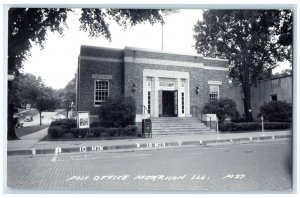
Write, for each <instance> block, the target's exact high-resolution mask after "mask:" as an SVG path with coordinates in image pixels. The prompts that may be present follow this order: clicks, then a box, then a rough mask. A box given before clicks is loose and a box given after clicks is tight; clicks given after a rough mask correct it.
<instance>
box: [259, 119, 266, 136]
mask: <svg viewBox="0 0 300 198" xmlns="http://www.w3.org/2000/svg"><path fill="white" fill-rule="evenodd" d="M260 119H261V130H262V134H263V136H265V131H264V116H261V117H260Z"/></svg>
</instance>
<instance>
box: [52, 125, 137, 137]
mask: <svg viewBox="0 0 300 198" xmlns="http://www.w3.org/2000/svg"><path fill="white" fill-rule="evenodd" d="M56 124H57V125H56ZM65 133H72V134H73V135H74V138H85V137H117V136H137V127H136V126H135V125H128V126H126V127H124V128H104V127H94V128H91V129H79V128H70V129H69V128H67V127H66V125H65V124H62V123H55V124H54V125H52V126H50V127H49V129H48V135H49V136H50V137H51V138H53V139H56V138H63V137H64V134H65Z"/></svg>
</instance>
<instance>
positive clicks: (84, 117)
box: [77, 111, 90, 129]
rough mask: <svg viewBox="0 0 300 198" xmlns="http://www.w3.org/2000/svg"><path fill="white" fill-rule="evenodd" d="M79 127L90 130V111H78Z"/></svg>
mask: <svg viewBox="0 0 300 198" xmlns="http://www.w3.org/2000/svg"><path fill="white" fill-rule="evenodd" d="M77 126H78V128H80V129H85V128H90V113H89V112H88V111H78V113H77Z"/></svg>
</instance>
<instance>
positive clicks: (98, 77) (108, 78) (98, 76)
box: [92, 74, 113, 80]
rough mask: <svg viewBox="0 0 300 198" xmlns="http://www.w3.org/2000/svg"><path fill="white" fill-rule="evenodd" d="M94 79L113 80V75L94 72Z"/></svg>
mask: <svg viewBox="0 0 300 198" xmlns="http://www.w3.org/2000/svg"><path fill="white" fill-rule="evenodd" d="M92 78H93V79H99V80H112V78H113V77H112V75H101V74H92Z"/></svg>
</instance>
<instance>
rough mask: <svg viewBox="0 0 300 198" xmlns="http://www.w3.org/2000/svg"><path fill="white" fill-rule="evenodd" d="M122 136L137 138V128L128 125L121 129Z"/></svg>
mask: <svg viewBox="0 0 300 198" xmlns="http://www.w3.org/2000/svg"><path fill="white" fill-rule="evenodd" d="M120 135H121V136H137V127H136V126H135V125H128V126H126V127H125V128H122V129H121V132H120Z"/></svg>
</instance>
